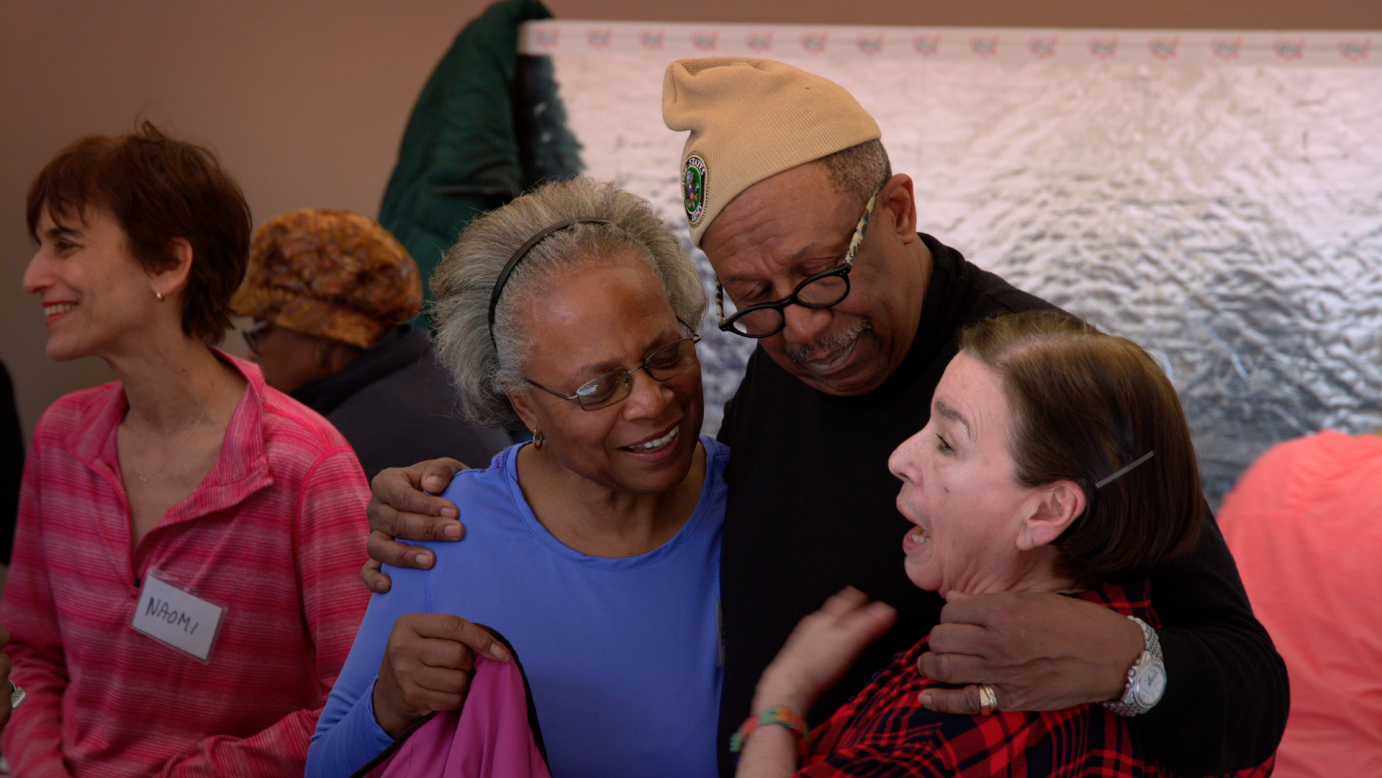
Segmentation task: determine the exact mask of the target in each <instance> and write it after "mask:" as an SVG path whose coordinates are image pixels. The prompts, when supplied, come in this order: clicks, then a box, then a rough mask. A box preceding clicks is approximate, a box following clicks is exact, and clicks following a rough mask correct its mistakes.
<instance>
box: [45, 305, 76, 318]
mask: <svg viewBox="0 0 1382 778" xmlns="http://www.w3.org/2000/svg"><path fill="white" fill-rule="evenodd" d="M76 307H77V304H76V303H53V304H51V305H45V306H43V315H44V316H57V315H58V314H60V313H67V312H68V311H70V310H72V309H73V308H76Z"/></svg>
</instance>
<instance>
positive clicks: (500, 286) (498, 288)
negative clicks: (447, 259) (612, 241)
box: [489, 216, 614, 341]
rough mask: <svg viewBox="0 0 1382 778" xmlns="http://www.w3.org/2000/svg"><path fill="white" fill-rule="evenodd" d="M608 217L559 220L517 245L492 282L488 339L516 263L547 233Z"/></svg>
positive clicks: (491, 338) (600, 220)
mask: <svg viewBox="0 0 1382 778" xmlns="http://www.w3.org/2000/svg"><path fill="white" fill-rule="evenodd" d="M613 223H614V222H611V221H609V220H608V219H590V218H586V217H584V216H577V217H576V218H574V219H567V220H565V221H559V222H557V223H556V224H553V225H552V226H550V227H547V228H546V229H543V230H541V231H539V232H538V233H537V234H536V235H534V236H533V237H531V238H528V242H527V243H524V244H523V245H522V246H519V247H518V251H515V252H514V253H513V256H511V257H509V261H508V262H507V263H506V264H505V265H504V269H503V270H502V271H501V272H500V273H499V280H497V281H495V282H494V291H493V292H491V293H490V295H489V339H490V340H491V341H493V340H494V309H495V308H496V307H497V306H498V305H499V296H500V295H502V294H503V293H504V285H505V284H507V283H508V282H509V276H511V275H513V270H514V268H516V267H518V263H519V262H522V261H523V258H524V257H526V256H528V252H529V251H532V250H533V246H536V245H537V244H539V243H541V242H542V241H544V240H546V239H547V236H548V235H551V234H552V233H554V232H558V231H560V230H564V229H566V228H567V227H570V226H572V225H574V224H613Z"/></svg>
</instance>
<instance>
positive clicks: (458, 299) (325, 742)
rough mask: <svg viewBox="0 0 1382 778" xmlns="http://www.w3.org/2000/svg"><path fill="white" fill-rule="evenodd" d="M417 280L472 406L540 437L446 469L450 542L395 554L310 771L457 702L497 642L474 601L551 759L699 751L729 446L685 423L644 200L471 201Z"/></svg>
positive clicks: (665, 241) (677, 357) (615, 761)
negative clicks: (431, 558) (402, 565)
mask: <svg viewBox="0 0 1382 778" xmlns="http://www.w3.org/2000/svg"><path fill="white" fill-rule="evenodd" d="M432 284H433V291H434V292H435V294H436V298H437V309H436V312H437V316H438V320H439V328H438V333H437V341H438V346H439V351H440V353H441V355H442V358H443V360H444V361H445V362H447V364H448V365H449V366H450V367H451V369H452V372H453V373H454V374H455V377H456V381H457V385H458V389H459V394H460V396H461V398H462V403H463V405H464V408H465V411H466V413H467V414H468V415H469V416H470V417H471V418H472V420H474V421H476V422H479V423H484V424H495V423H498V424H515V423H521V424H523V425H524V426H526V427H527V428H528V429H530V430H532V432H533V437H534V440H533V442H532V443H531V444H528V445H523V446H515V447H513V448H509V449H506V450H505V451H504V452H502V453H501V454H499V455H498V456H496V457H495V459H494V461H493V462H492V463H491V464H490V467H489V468H488V469H487V470H470V471H466V472H463V473H462V474H460V475H459V476H457V478H456V479H455V480H454V481H452V483H451V486H450V487H449V488H448V489H447V490H446V493H445V496H446V497H447V498H448V499H450V500H451V501H453V502H454V503H455V504H456V505H457V506H458V507H459V508H460V510H461V512H462V513H464V514H465V516H466V542H464V543H436V544H431V545H430V550H431V552H432V553H433V554H435V556H436V564H435V565H434V566H433V567H432V568H431V569H430V570H413V569H407V570H405V569H393V568H391V569H390V570H389V573H390V574H391V575H392V576H393V587H392V589H391V590H390V591H389V592H388V593H387V594H382V595H375V597H374V600H373V601H372V602H371V604H370V608H369V612H368V614H367V615H366V617H365V621H364V623H363V625H362V626H361V628H360V633H359V635H358V636H357V637H356V641H355V646H354V648H353V649H352V651H351V655H350V658H349V659H348V660H347V662H346V666H345V669H344V670H343V671H342V672H341V675H340V678H339V680H338V682H337V684H336V687H335V689H334V690H333V691H332V692H331V698H330V700H329V701H328V703H327V707H326V709H325V711H324V712H323V715H322V717H321V722H320V724H319V725H318V729H317V734H316V736H315V738H314V743H313V746H312V750H311V753H310V756H309V760H308V767H307V774H308V775H309V776H340V775H348V774H350V773H351V772H353V771H355V770H357V769H358V768H360V767H361V766H362V765H364V764H365V763H366V762H368V761H369V760H370V759H371V758H373V757H374V756H376V755H377V754H378V753H380V752H381V751H383V750H384V749H385V748H387V747H388V746H389V745H390V744H391V743H392V742H393V740H394V738H395V737H397V736H399V735H400V734H401V733H403V732H404V731H405V730H406V729H407V728H408V727H409V726H410V725H411V724H412V723H413V722H415V721H416V720H417V719H419V718H421V717H422V716H424V715H425V714H427V713H428V712H430V711H440V710H455V709H458V708H460V707H461V706H462V705H463V704H464V700H465V693H466V689H467V686H468V682H469V676H468V675H467V672H468V671H469V670H470V669H471V668H472V667H473V662H474V654H473V653H472V648H471V647H473V649H474V650H476V651H479V652H481V653H484V654H487V655H488V656H490V657H491V658H493V659H498V660H501V661H502V660H504V659H506V658H507V654H506V652H505V651H504V649H503V647H502V646H501V645H499V644H498V643H495V642H493V640H492V638H491V637H490V636H489V635H488V633H485V632H484V631H483V630H481V629H480V628H478V627H476V626H475V625H474V623H473V622H483V623H484V624H486V625H489V626H491V627H493V628H495V629H497V630H498V631H499V632H501V633H503V634H504V635H505V637H506V638H508V640H509V641H511V643H512V645H513V646H514V647H515V648H516V649H517V650H518V651H519V652H521V654H522V657H523V665H524V670H525V671H526V673H527V677H528V680H529V683H530V685H531V690H532V695H533V701H534V703H535V706H536V709H537V711H538V713H539V721H540V724H541V727H542V736H543V739H544V741H545V743H546V748H547V754H548V758H549V761H550V764H551V767H552V772H553V773H554V774H556V775H601V776H621V775H635V774H636V775H659V776H678V775H686V776H691V775H700V776H710V775H714V774H716V762H715V753H714V743H715V726H716V720H717V713H718V696H719V687H720V669H719V667H718V661H717V658H718V633H717V628H716V602H717V600H718V588H719V570H718V568H719V555H720V530H721V525H722V523H723V518H724V495H725V487H724V482H723V480H722V478H721V473H722V471H723V468H724V465H725V462H726V460H727V459H728V453H729V452H728V450H727V449H725V448H724V447H722V446H720V445H719V444H717V443H715V442H714V441H713V440H711V439H709V438H700V439H699V442H698V432H699V430H700V426H701V417H702V414H703V403H702V397H701V376H700V364H699V362H698V361H697V359H696V350H695V343H696V341H697V340H698V337H697V335H696V333H695V331H694V329H693V327H692V325H693V324H694V323H695V322H697V321H699V319H700V317H701V314H702V313H703V312H704V309H705V304H706V301H705V293H704V291H703V289H702V288H701V285H700V282H699V279H698V277H697V275H696V273H695V269H694V268H693V267H692V265H691V264H690V262H689V261H688V260H687V258H686V256H685V254H684V253H683V252H682V249H681V247H680V244H679V243H678V241H677V240H676V238H675V237H674V236H673V235H672V234H671V233H670V232H669V230H668V229H667V227H666V226H665V224H664V223H663V222H662V221H661V219H659V218H658V217H657V215H656V214H654V213H653V212H652V210H651V209H650V208H649V207H648V205H647V203H645V202H644V201H642V200H640V199H639V198H637V197H635V196H634V195H631V194H628V193H627V192H623V191H620V190H619V189H618V188H616V187H614V186H613V185H611V184H606V183H600V182H597V181H594V180H591V179H588V178H582V179H577V180H575V181H571V182H566V183H557V184H550V185H547V186H545V187H542V188H540V189H537V190H535V191H533V192H531V193H529V194H527V195H524V196H523V197H520V198H518V199H517V200H514V201H513V202H512V203H510V204H508V205H506V206H504V207H503V208H500V209H498V210H497V211H494V212H491V213H489V214H486V215H485V216H482V217H481V218H479V219H477V220H476V221H475V222H474V223H473V224H472V225H471V226H470V227H468V228H467V229H466V231H465V232H464V233H463V234H462V235H461V238H460V240H459V241H458V242H457V244H456V245H455V247H453V248H452V249H451V251H450V252H449V253H448V255H447V257H446V259H445V260H444V262H443V264H442V266H441V268H440V269H439V270H438V272H437V274H436V276H435V278H434V279H433V282H432ZM376 674H377V680H376Z"/></svg>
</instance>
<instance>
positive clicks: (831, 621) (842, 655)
mask: <svg viewBox="0 0 1382 778" xmlns="http://www.w3.org/2000/svg"><path fill="white" fill-rule="evenodd" d="M896 619H897V611H895V610H893V609H892V607H890V606H889V605H887V604H885V603H882V602H869V599H868V596H867V595H865V594H864V593H863V592H861V591H859V590H858V589H855V588H854V587H852V586H851V587H846V588H845V589H843V590H841V591H840V593H839V594H836V595H834V596H833V597H831V598H830V599H828V600H826V601H825V605H824V606H822V607H821V609H820V610H818V611H816V612H815V613H812V614H811V615H809V616H807V617H806V618H804V619H802V620H801V623H799V624H797V628H796V629H794V630H793V631H792V634H791V636H790V637H788V638H787V643H786V644H785V645H783V647H782V650H781V651H779V652H778V653H777V656H776V657H775V658H774V659H773V661H772V663H771V664H769V665H768V668H767V669H766V670H764V671H763V677H762V678H761V679H759V681H758V689H757V691H756V692H755V694H754V700H753V712H754V713H757V712H759V711H761V710H763V709H764V708H766V707H767V706H769V705H786V706H787V707H789V708H793V709H795V710H796V711H797V712H799V713H801V714H802V715H805V714H806V712H807V711H809V710H810V709H811V706H812V705H813V704H815V702H816V698H817V697H819V696H820V694H821V692H823V691H825V690H826V689H829V688H830V687H831V686H834V685H835V684H836V683H838V682H839V680H840V678H841V677H842V676H844V674H845V671H846V670H848V669H849V666H850V665H851V664H853V663H854V660H855V659H857V658H858V657H859V653H860V652H861V651H863V650H864V647H865V646H867V645H868V644H870V643H872V642H873V641H875V640H877V639H878V638H879V637H880V636H882V635H883V633H885V632H887V631H888V630H890V629H892V626H893V622H894V621H896Z"/></svg>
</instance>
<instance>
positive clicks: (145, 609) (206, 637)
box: [130, 572, 225, 662]
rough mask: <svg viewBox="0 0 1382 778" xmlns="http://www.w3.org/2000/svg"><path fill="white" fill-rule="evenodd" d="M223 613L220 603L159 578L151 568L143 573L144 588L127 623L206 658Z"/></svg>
mask: <svg viewBox="0 0 1382 778" xmlns="http://www.w3.org/2000/svg"><path fill="white" fill-rule="evenodd" d="M224 613H225V610H224V609H223V608H221V606H219V605H213V604H211V603H209V602H207V601H206V600H203V599H202V598H200V597H198V596H196V595H195V594H190V593H188V592H185V591H183V590H182V589H179V588H178V587H176V586H173V585H172V584H169V583H167V582H166V581H160V580H159V579H158V577H157V576H156V574H155V573H152V572H150V573H149V574H148V575H146V576H144V589H143V591H142V592H140V594H139V606H138V607H137V608H136V609H135V612H134V621H133V622H132V623H131V624H130V626H132V627H134V628H135V629H137V630H139V631H140V632H143V633H144V634H145V635H148V636H149V637H151V638H153V639H155V640H158V641H159V642H162V643H167V644H168V645H170V646H172V647H173V648H176V649H177V650H179V651H184V652H186V653H188V654H191V655H192V656H194V657H196V658H197V659H200V660H201V661H203V662H206V661H209V660H210V657H211V644H212V643H213V642H215V640H216V628H217V627H219V626H220V624H221V616H222V615H223V614H224Z"/></svg>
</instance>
